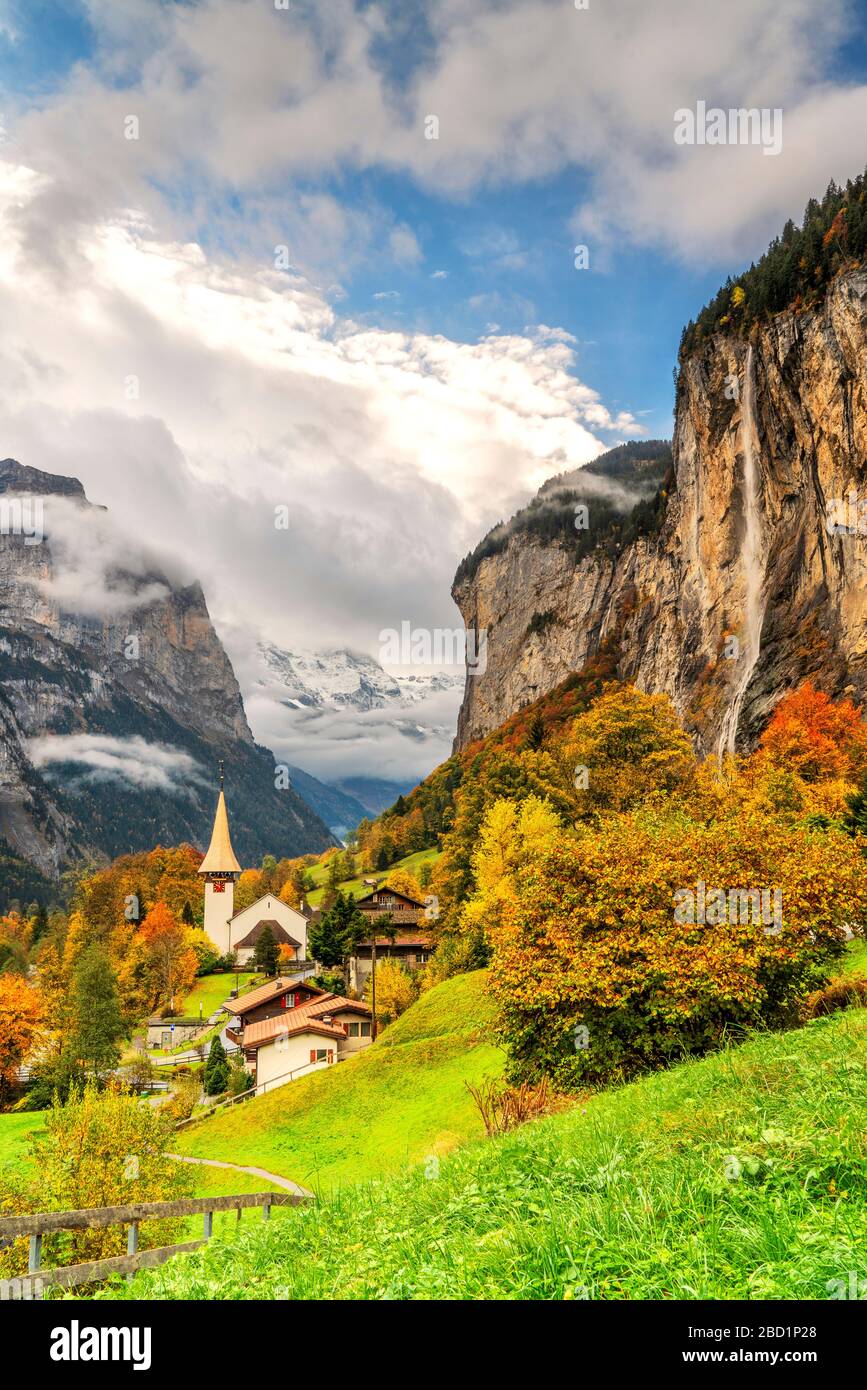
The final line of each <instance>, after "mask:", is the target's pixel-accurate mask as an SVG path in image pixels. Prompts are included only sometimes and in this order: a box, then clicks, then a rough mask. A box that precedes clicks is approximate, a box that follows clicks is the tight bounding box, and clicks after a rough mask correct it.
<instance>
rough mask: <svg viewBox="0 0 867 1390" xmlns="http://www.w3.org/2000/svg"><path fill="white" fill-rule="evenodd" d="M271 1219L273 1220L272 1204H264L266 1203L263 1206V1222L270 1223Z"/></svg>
mask: <svg viewBox="0 0 867 1390" xmlns="http://www.w3.org/2000/svg"><path fill="white" fill-rule="evenodd" d="M270 1218H271V1203H270V1202H264V1203H263V1204H262V1220H263V1221H269V1220H270Z"/></svg>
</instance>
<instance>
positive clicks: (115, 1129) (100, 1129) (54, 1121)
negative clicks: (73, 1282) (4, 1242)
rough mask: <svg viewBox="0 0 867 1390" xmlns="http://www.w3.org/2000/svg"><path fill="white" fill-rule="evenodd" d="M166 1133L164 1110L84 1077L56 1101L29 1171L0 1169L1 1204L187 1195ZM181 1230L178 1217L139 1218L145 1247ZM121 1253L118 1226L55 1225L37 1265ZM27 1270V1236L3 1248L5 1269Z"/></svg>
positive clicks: (8, 1207)
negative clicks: (62, 1227)
mask: <svg viewBox="0 0 867 1390" xmlns="http://www.w3.org/2000/svg"><path fill="white" fill-rule="evenodd" d="M169 1136H170V1125H169V1123H168V1120H167V1117H166V1116H165V1115H164V1113H163V1112H162V1111H160V1110H156V1109H154V1108H153V1107H152V1106H149V1105H142V1104H141V1102H140V1101H139V1100H138V1099H137V1098H136V1097H135V1096H133V1095H130V1094H129V1093H128V1092H127V1091H126V1090H125V1089H124V1088H123V1087H119V1086H118V1085H117V1084H116V1083H115V1084H111V1085H110V1086H109V1087H108V1089H107V1090H105V1091H104V1092H101V1091H99V1089H98V1088H97V1087H96V1086H95V1085H93V1084H92V1083H90V1082H89V1083H88V1084H87V1085H86V1086H85V1088H84V1089H83V1090H77V1089H73V1090H72V1091H71V1093H70V1095H69V1098H68V1099H67V1100H66V1101H60V1100H55V1102H54V1104H53V1106H52V1108H51V1112H50V1114H49V1115H48V1117H47V1121H46V1135H45V1137H40V1138H38V1139H36V1140H35V1141H34V1143H33V1150H32V1151H33V1157H34V1159H35V1163H34V1170H35V1171H34V1172H33V1174H32V1175H31V1174H29V1173H26V1174H24V1175H22V1173H21V1172H20V1170H18V1171H16V1170H14V1169H13V1170H12V1172H11V1173H9V1172H5V1173H0V1209H2V1210H3V1212H4V1213H5V1214H7V1215H16V1214H23V1213H25V1212H32V1211H65V1210H66V1211H74V1210H78V1209H80V1208H87V1207H111V1206H120V1205H124V1204H127V1203H130V1202H161V1201H170V1200H172V1199H174V1198H178V1197H186V1196H188V1195H190V1193H191V1192H192V1188H193V1177H192V1174H191V1173H190V1172H189V1170H188V1169H187V1167H186V1165H185V1164H181V1163H176V1162H174V1161H173V1160H172V1159H170V1158H167V1157H166V1155H165V1149H166V1148H167V1147H168V1144H169ZM182 1229H183V1222H182V1221H149V1222H144V1223H143V1224H142V1227H141V1231H140V1241H141V1245H142V1248H148V1247H152V1246H156V1245H165V1244H170V1243H171V1242H172V1241H173V1240H175V1239H177V1238H178V1236H179V1234H180V1232H181V1230H182ZM125 1253H126V1229H125V1228H124V1227H123V1226H110V1227H105V1228H103V1229H99V1228H94V1229H88V1230H83V1231H57V1232H51V1233H47V1234H46V1235H45V1236H44V1237H43V1247H42V1263H43V1265H44V1266H45V1267H46V1268H49V1267H51V1266H52V1265H66V1264H77V1263H81V1262H83V1261H86V1260H97V1259H104V1258H107V1257H109V1256H111V1255H121V1254H125ZM26 1269H27V1240H26V1239H21V1240H16V1241H15V1242H14V1244H13V1245H12V1246H11V1247H9V1248H7V1249H5V1250H0V1272H2V1273H3V1274H4V1275H7V1276H8V1275H16V1274H21V1273H23V1272H24V1271H25V1270H26Z"/></svg>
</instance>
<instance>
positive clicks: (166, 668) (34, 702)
mask: <svg viewBox="0 0 867 1390" xmlns="http://www.w3.org/2000/svg"><path fill="white" fill-rule="evenodd" d="M220 759H223V760H224V762H225V766H226V785H227V794H228V798H229V803H230V806H231V811H232V835H233V840H234V843H235V848H236V851H237V853H238V854H239V856H240V858H241V860H242V862H244V863H248V864H249V863H254V862H258V861H259V859H260V858H261V856H262V854H263V853H265V852H271V853H274V854H277V855H280V854H299V853H302V852H307V851H314V850H320V849H322V848H324V847H325V846H326V845H328V844H329V843H331V836H330V835H329V832H328V830H327V829H326V827H325V825H324V824H323V823H322V821H320V820H319V818H318V817H317V816H316V815H314V814H313V812H312V811H311V810H310V809H309V807H308V806H307V805H306V804H305V803H304V802H303V801H302V800H301V799H300V797H298V796H297V795H296V793H295V792H294V790H293V789H292V788H291V786H290V787H286V788H282V787H277V786H275V775H274V759H273V756H272V755H271V754H270V753H269V752H268V751H267V749H263V748H260V747H258V746H257V745H256V744H255V742H254V740H253V736H252V734H251V732H250V728H249V725H248V723H247V719H246V715H245V713H244V708H243V704H242V701H241V694H240V691H239V688H238V684H237V681H236V679H235V675H234V672H233V670H232V667H231V664H230V662H229V659H228V657H227V655H226V653H225V651H224V650H223V647H222V645H221V643H220V640H219V638H218V637H217V634H216V632H215V631H214V628H213V626H212V624H211V620H210V617H209V614H208V610H207V606H206V603H205V598H204V595H203V593H202V590H201V587H200V586H199V584H198V583H188V584H184V583H182V582H180V581H179V580H178V578H177V577H174V578H172V577H169V576H168V575H167V574H166V573H164V572H163V571H162V570H161V569H160V568H159V567H158V566H156V565H155V564H154V563H153V561H152V560H150V559H149V558H148V556H147V554H146V552H144V551H143V550H142V549H141V548H140V547H138V546H137V545H135V544H134V543H132V542H129V543H128V542H127V541H126V540H125V538H118V536H117V534H116V533H115V532H113V531H112V530H111V529H110V522H109V519H108V518H107V514H106V513H105V511H104V509H103V508H99V507H95V506H93V505H92V504H91V503H90V502H88V500H87V498H86V497H85V494H84V490H83V488H82V487H81V484H80V483H79V482H77V480H75V479H71V478H61V477H55V476H53V475H51V474H47V473H43V472H41V471H39V470H38V469H35V468H29V467H24V466H22V465H21V464H19V463H17V462H15V461H14V460H12V459H6V460H5V461H3V462H2V463H0V839H2V840H5V841H6V843H7V844H8V846H9V847H10V848H11V849H12V851H13V852H14V854H16V855H18V856H20V857H21V858H23V859H27V860H29V861H30V862H31V863H33V864H36V865H38V867H39V868H40V869H41V870H42V871H43V872H44V873H46V874H48V875H50V876H53V875H56V874H57V873H58V872H59V871H60V870H61V868H62V867H63V866H64V865H66V864H68V863H69V862H71V861H72V860H74V859H76V858H78V857H80V856H97V857H99V856H101V855H105V854H108V855H116V854H119V853H123V852H125V851H128V850H137V849H149V848H152V847H153V846H154V845H156V844H159V843H162V844H175V843H178V842H179V841H181V840H190V841H192V842H193V843H196V844H198V845H200V846H201V845H203V844H204V843H206V842H207V836H208V834H209V831H210V825H211V820H212V817H213V808H214V801H215V795H216V772H217V763H218V761H219V760H220Z"/></svg>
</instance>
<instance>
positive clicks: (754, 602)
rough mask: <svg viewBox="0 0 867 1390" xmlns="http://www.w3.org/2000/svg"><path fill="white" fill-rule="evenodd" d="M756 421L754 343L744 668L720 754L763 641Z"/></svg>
mask: <svg viewBox="0 0 867 1390" xmlns="http://www.w3.org/2000/svg"><path fill="white" fill-rule="evenodd" d="M755 446H756V423H755V390H754V383H753V345H752V343H750V346H749V348H748V349H747V361H746V366H745V368H744V394H743V405H742V407H741V449H742V451H743V456H744V487H743V496H744V521H745V530H744V547H743V557H742V559H743V572H744V618H743V639H742V643H741V650H740V652H739V656H738V660H739V661H741V662H743V669H742V670H741V672H740V675H739V676H738V681H737V685H736V687H735V692H734V696H733V698H732V701H731V704H730V705H729V707H728V709H727V710H726V713H725V717H724V719H723V723H722V729H721V730H720V738H719V747H718V755H719V758H720V759H722V757H723V754H724V753H734V751H735V739H736V737H737V732H738V722H739V720H740V717H741V706H742V705H743V702H744V696H745V695H746V693H747V687H748V686H749V683H750V681H751V679H752V675H753V671H754V670H755V669H756V663H757V661H758V659H759V651H760V650H761V645H762V622H763V621H764V616H765V605H764V600H763V595H762V588H763V582H764V576H763V573H762V524H761V515H760V505H759V496H760V487H759V471H758V466H757V463H756V448H755Z"/></svg>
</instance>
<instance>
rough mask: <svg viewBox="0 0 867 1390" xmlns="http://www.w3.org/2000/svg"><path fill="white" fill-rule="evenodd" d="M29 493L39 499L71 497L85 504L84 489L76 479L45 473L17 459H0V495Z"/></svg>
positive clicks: (59, 474)
mask: <svg viewBox="0 0 867 1390" xmlns="http://www.w3.org/2000/svg"><path fill="white" fill-rule="evenodd" d="M2 492H29V493H36V494H37V495H39V496H41V497H73V498H75V499H77V500H78V501H80V502H87V497H86V495H85V491H84V488H83V487H82V485H81V483H80V482H79V481H78V479H77V478H67V477H64V476H63V474H62V473H45V472H43V470H42V469H41V468H31V467H30V465H29V464H26V463H19V462H18V460H17V459H11V458H9V459H0V493H2Z"/></svg>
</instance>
